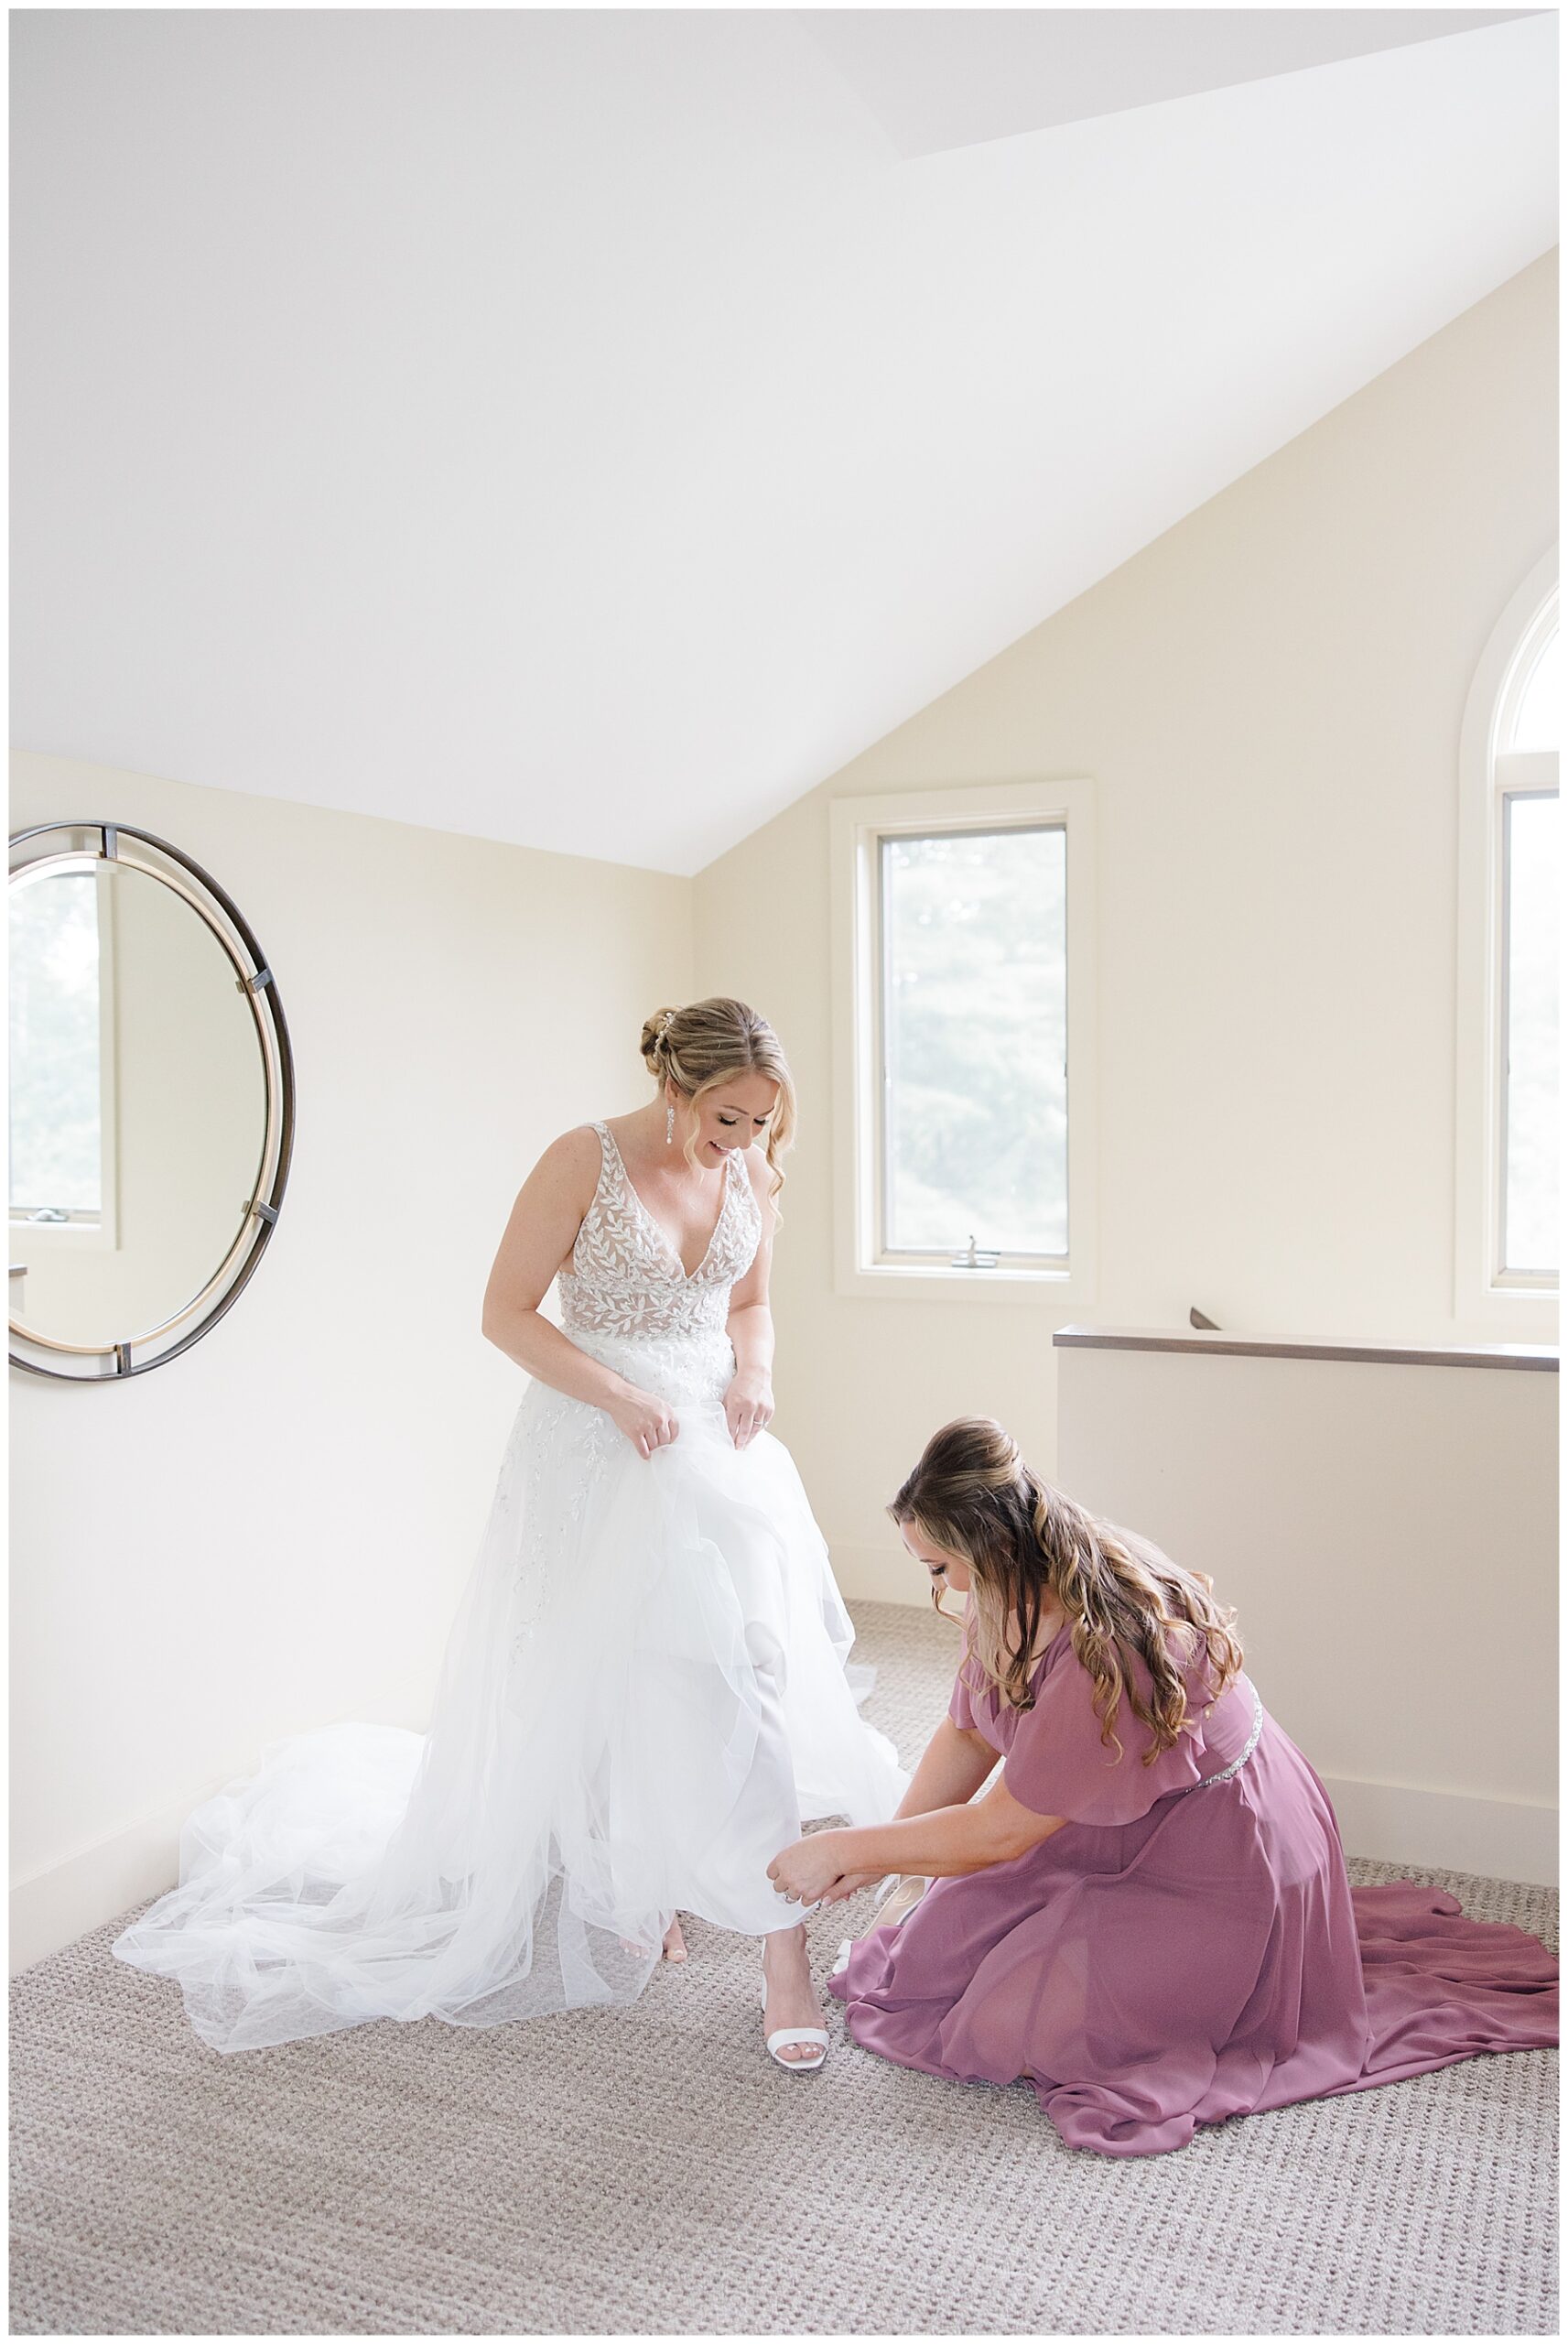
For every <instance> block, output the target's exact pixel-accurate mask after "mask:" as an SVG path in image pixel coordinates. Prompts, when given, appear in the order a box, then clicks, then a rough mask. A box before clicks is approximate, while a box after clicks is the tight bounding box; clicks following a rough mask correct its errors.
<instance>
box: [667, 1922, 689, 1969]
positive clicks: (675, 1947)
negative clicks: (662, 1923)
mask: <svg viewBox="0 0 1568 2344" xmlns="http://www.w3.org/2000/svg"><path fill="white" fill-rule="evenodd" d="M686 1958H687V1948H686V1939H685V1937H682V1935H681V1926H680V1923H679V1921H672V1922H671V1923H670V1925H669V1927H668V1928H667V1929H666V1930H665V1960H666V1961H684V1960H685V1959H686Z"/></svg>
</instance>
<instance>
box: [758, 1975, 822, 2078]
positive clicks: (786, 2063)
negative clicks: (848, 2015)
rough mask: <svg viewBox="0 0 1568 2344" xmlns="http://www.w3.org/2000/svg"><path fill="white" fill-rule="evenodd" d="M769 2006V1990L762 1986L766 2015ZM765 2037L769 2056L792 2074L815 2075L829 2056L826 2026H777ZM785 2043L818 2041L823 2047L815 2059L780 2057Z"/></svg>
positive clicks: (763, 2009) (763, 2006) (763, 2008)
mask: <svg viewBox="0 0 1568 2344" xmlns="http://www.w3.org/2000/svg"><path fill="white" fill-rule="evenodd" d="M767 2007H768V1990H767V1988H766V1987H765V1986H764V1987H763V1988H762V2011H763V2013H764V2015H765V2014H766V2012H767ZM764 2039H765V2041H766V2043H767V2046H768V2056H769V2058H770V2059H773V2060H776V2061H777V2063H778V2065H779V2066H780V2067H787V2068H788V2069H789V2072H790V2074H791V2075H792V2076H814V2075H815V2074H816V2070H817V2068H818V2067H821V2065H822V2062H823V2061H824V2059H826V2058H827V2028H826V2027H825V2026H775V2027H774V2029H773V2033H772V2034H771V2035H768V2036H766V2037H765V2038H764ZM785 2043H818V2044H820V2045H821V2046H822V2047H821V2049H820V2050H819V2051H818V2052H817V2055H816V2058H815V2059H784V2058H780V2056H779V2053H780V2048H781V2046H783V2045H784V2044H785Z"/></svg>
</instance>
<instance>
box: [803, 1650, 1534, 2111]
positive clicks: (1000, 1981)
mask: <svg viewBox="0 0 1568 2344" xmlns="http://www.w3.org/2000/svg"><path fill="white" fill-rule="evenodd" d="M1135 1665H1136V1666H1137V1668H1138V1669H1139V1671H1140V1673H1141V1683H1142V1689H1143V1694H1144V1698H1145V1699H1147V1698H1148V1693H1149V1679H1148V1674H1147V1671H1146V1670H1145V1669H1144V1668H1143V1666H1142V1664H1141V1662H1139V1663H1137V1664H1135ZM1205 1669H1206V1662H1205V1661H1204V1660H1203V1658H1202V1657H1201V1655H1200V1658H1199V1661H1198V1664H1197V1673H1196V1674H1195V1675H1188V1677H1187V1679H1186V1682H1187V1687H1188V1700H1189V1710H1188V1714H1189V1717H1190V1718H1192V1719H1195V1721H1196V1723H1197V1725H1198V1728H1199V1731H1197V1732H1195V1733H1191V1734H1184V1735H1183V1736H1182V1738H1181V1739H1180V1741H1178V1742H1177V1743H1176V1746H1175V1747H1174V1748H1173V1749H1172V1750H1169V1751H1166V1752H1165V1753H1162V1755H1161V1756H1160V1757H1159V1758H1158V1759H1157V1760H1156V1761H1155V1762H1154V1763H1153V1764H1152V1766H1145V1765H1144V1764H1143V1763H1142V1753H1144V1752H1145V1751H1146V1750H1147V1749H1148V1747H1149V1742H1150V1735H1149V1731H1148V1729H1147V1728H1146V1727H1145V1726H1143V1725H1141V1723H1140V1721H1139V1720H1138V1719H1137V1718H1136V1717H1134V1716H1133V1714H1132V1712H1131V1710H1130V1708H1129V1707H1128V1705H1127V1702H1126V1701H1125V1699H1124V1700H1123V1702H1122V1704H1121V1706H1120V1709H1119V1711H1118V1714H1117V1718H1116V1721H1115V1731H1116V1732H1117V1734H1118V1735H1119V1739H1120V1741H1121V1742H1122V1744H1123V1746H1124V1755H1123V1756H1122V1757H1121V1758H1120V1759H1118V1758H1117V1756H1116V1753H1115V1751H1114V1749H1108V1748H1107V1747H1106V1746H1105V1745H1104V1744H1103V1743H1102V1742H1101V1740H1100V1720H1099V1719H1098V1717H1097V1716H1096V1715H1095V1712H1094V1709H1093V1706H1092V1704H1093V1692H1094V1686H1093V1680H1092V1679H1091V1677H1089V1675H1088V1672H1087V1670H1086V1669H1085V1668H1084V1667H1083V1666H1082V1664H1081V1663H1080V1662H1079V1660H1078V1658H1077V1656H1076V1654H1075V1652H1074V1650H1073V1646H1072V1642H1071V1638H1070V1635H1069V1633H1068V1630H1067V1628H1066V1627H1065V1626H1064V1627H1063V1628H1062V1629H1061V1631H1060V1632H1059V1633H1058V1634H1057V1635H1056V1636H1055V1637H1054V1640H1053V1642H1052V1643H1051V1644H1050V1645H1049V1646H1048V1647H1047V1649H1046V1650H1045V1652H1044V1654H1043V1655H1042V1656H1041V1659H1040V1661H1039V1663H1038V1665H1037V1666H1036V1669H1035V1672H1034V1676H1033V1688H1034V1706H1033V1709H1022V1710H1021V1709H1010V1708H1008V1707H1005V1706H1003V1705H1002V1704H1001V1703H1000V1699H999V1697H998V1695H997V1693H996V1691H995V1690H994V1688H993V1687H989V1685H988V1684H987V1683H986V1681H985V1679H984V1678H983V1677H982V1675H981V1673H980V1671H979V1667H978V1666H977V1664H976V1663H975V1661H974V1660H973V1658H972V1656H970V1655H968V1652H967V1651H966V1655H965V1658H964V1660H963V1662H962V1664H961V1665H960V1666H959V1670H958V1675H957V1681H956V1683H955V1685H954V1687H953V1698H952V1702H951V1705H950V1707H949V1710H948V1714H949V1716H950V1717H951V1718H952V1719H953V1720H954V1722H955V1723H956V1724H957V1725H960V1726H965V1727H968V1728H971V1729H973V1730H975V1731H979V1733H981V1734H982V1735H983V1736H984V1738H985V1739H986V1741H987V1742H989V1743H990V1745H991V1747H992V1748H993V1749H994V1750H995V1751H997V1752H998V1753H999V1754H1000V1756H1001V1757H1002V1758H1003V1760H1004V1762H1005V1763H1004V1766H1003V1780H1004V1781H1005V1782H1006V1784H1007V1787H1008V1789H1009V1790H1010V1791H1011V1794H1012V1796H1014V1798H1016V1799H1018V1800H1019V1801H1020V1802H1021V1803H1022V1805H1023V1806H1025V1807H1033V1810H1034V1811H1035V1813H1036V1814H1039V1815H1063V1816H1065V1817H1066V1818H1068V1820H1067V1823H1066V1825H1065V1828H1064V1829H1062V1830H1060V1831H1057V1832H1054V1833H1053V1835H1052V1836H1051V1838H1050V1839H1045V1840H1044V1841H1042V1843H1041V1844H1040V1845H1039V1846H1038V1847H1036V1848H1034V1849H1032V1850H1031V1851H1030V1852H1029V1853H1028V1854H1027V1855H1024V1856H1020V1857H1019V1858H1017V1859H1016V1861H1013V1862H1011V1863H1000V1864H991V1865H989V1866H988V1867H987V1868H986V1869H985V1871H983V1872H971V1873H969V1874H968V1875H967V1876H965V1877H962V1878H957V1879H949V1880H938V1881H936V1882H935V1883H933V1885H932V1886H931V1887H930V1888H929V1889H928V1890H927V1891H926V1893H925V1896H924V1897H923V1898H922V1900H921V1902H920V1903H919V1904H918V1905H916V1906H915V1907H914V1911H913V1912H912V1913H911V1914H910V1915H909V1916H908V1918H907V1919H906V1920H904V1921H903V1923H902V1925H900V1926H897V1927H893V1928H881V1929H875V1930H873V1931H872V1932H871V1935H870V1936H868V1937H863V1938H861V1939H860V1940H859V1942H858V1943H856V1944H855V1946H854V1947H853V1948H851V1950H850V1953H849V1958H848V1959H847V1961H846V1963H845V1965H844V1967H843V1968H842V1969H840V1970H839V1971H838V1974H837V1975H836V1976H835V1977H834V1978H833V1979H832V1980H831V1981H830V1985H831V1991H833V1992H834V1993H836V1994H838V1995H839V1996H841V1997H842V1999H843V2000H844V2002H845V2003H846V2004H847V2010H846V2013H845V2015H846V2022H847V2024H848V2026H849V2033H850V2034H851V2035H853V2036H854V2038H855V2040H856V2041H857V2042H858V2043H861V2044H863V2045H864V2046H866V2048H867V2049H868V2050H871V2051H877V2052H880V2053H881V2055H882V2056H883V2057H884V2058H888V2059H896V2060H897V2061H899V2063H900V2064H901V2065H902V2066H903V2067H920V2068H924V2069H925V2072H926V2073H927V2074H928V2075H934V2076H946V2077H949V2078H953V2079H955V2080H957V2081H960V2082H969V2083H976V2082H983V2083H990V2084H1008V2083H1011V2082H1013V2081H1015V2080H1016V2079H1017V2078H1020V2077H1023V2078H1027V2079H1028V2080H1029V2081H1030V2082H1031V2083H1032V2084H1033V2087H1034V2089H1035V2091H1036V2092H1037V2094H1038V2095H1039V2099H1040V2104H1041V2106H1042V2107H1043V2108H1044V2111H1045V2113H1046V2114H1047V2115H1048V2116H1049V2117H1050V2119H1051V2122H1053V2123H1054V2125H1055V2127H1056V2130H1057V2132H1059V2133H1060V2134H1061V2136H1062V2138H1063V2140H1064V2141H1065V2142H1066V2143H1067V2144H1068V2146H1069V2147H1071V2148H1083V2149H1096V2150H1098V2151H1099V2152H1101V2154H1105V2155H1107V2156H1152V2155H1156V2154H1159V2153H1160V2152H1161V2151H1162V2150H1165V2149H1179V2148H1184V2147H1185V2145H1186V2143H1188V2142H1189V2141H1190V2140H1191V2139H1192V2137H1193V2133H1194V2131H1195V2128H1196V2127H1197V2126H1198V2125H1199V2124H1218V2123H1222V2122H1224V2121H1225V2119H1226V2118H1227V2117H1229V2116H1238V2115H1246V2114H1249V2113H1250V2112H1252V2111H1256V2110H1259V2109H1265V2108H1280V2107H1283V2106H1284V2105H1285V2104H1286V2103H1287V2102H1288V2101H1291V2100H1315V2099H1319V2098H1325V2097H1328V2096H1330V2095H1332V2094H1334V2093H1336V2092H1346V2091H1363V2090H1366V2089H1368V2088H1369V2087H1370V2086H1372V2085H1374V2084H1388V2083H1395V2082H1398V2081H1399V2080H1400V2078H1403V2077H1406V2076H1415V2075H1421V2074H1423V2073H1424V2072H1425V2071H1426V2070H1427V2069H1428V2068H1430V2067H1447V2066H1448V2065H1450V2063H1451V2062H1453V2061H1454V2060H1456V2059H1467V2058H1470V2057H1471V2056H1474V2055H1475V2054H1476V2052H1481V2051H1519V2050H1527V2049H1530V2048H1532V2047H1538V2046H1544V2045H1550V2044H1554V2043H1555V2042H1556V2041H1557V1964H1556V1962H1555V1960H1554V1959H1553V1958H1552V1955H1551V1954H1549V1953H1548V1952H1547V1951H1546V1950H1545V1948H1543V1947H1542V1946H1541V1944H1540V1943H1539V1942H1538V1941H1537V1940H1536V1939H1535V1938H1534V1937H1528V1936H1527V1935H1526V1934H1525V1933H1524V1931H1523V1930H1522V1929H1515V1928H1509V1927H1505V1926H1499V1925H1497V1924H1493V1923H1488V1922H1485V1921H1472V1920H1467V1919H1466V1918H1465V1915H1464V1914H1463V1913H1462V1912H1461V1910H1460V1907H1459V1905H1458V1903H1457V1901H1456V1899H1455V1898H1454V1897H1452V1896H1449V1895H1446V1894H1444V1892H1443V1891H1442V1890H1441V1889H1435V1888H1422V1887H1420V1886H1418V1885H1417V1884H1416V1883H1414V1882H1413V1881H1400V1882H1396V1883H1393V1884H1391V1885H1390V1886H1388V1887H1382V1888H1357V1889H1353V1888H1352V1887H1351V1885H1350V1882H1349V1878H1348V1876H1347V1874H1346V1869H1345V1857H1344V1851H1343V1850H1342V1848H1341V1845H1340V1839H1339V1829H1338V1826H1337V1824H1336V1821H1335V1816H1334V1809H1333V1807H1331V1806H1330V1804H1329V1800H1328V1795H1327V1793H1326V1792H1325V1789H1324V1787H1323V1785H1322V1783H1321V1782H1320V1781H1319V1780H1318V1778H1317V1776H1316V1774H1314V1772H1313V1769H1312V1767H1311V1766H1310V1765H1309V1764H1308V1763H1307V1761H1306V1760H1305V1759H1304V1758H1303V1756H1302V1753H1301V1752H1300V1751H1299V1750H1298V1749H1297V1748H1296V1747H1295V1745H1294V1743H1293V1742H1292V1741H1291V1739H1290V1737H1289V1735H1288V1734H1286V1733H1284V1732H1283V1731H1281V1728H1280V1727H1279V1726H1278V1725H1277V1724H1276V1723H1275V1721H1274V1720H1273V1719H1272V1718H1271V1717H1270V1716H1269V1715H1268V1713H1267V1711H1266V1710H1265V1709H1263V1707H1262V1704H1261V1702H1260V1700H1259V1698H1258V1696H1257V1694H1256V1692H1255V1691H1254V1689H1253V1687H1252V1684H1251V1681H1250V1679H1249V1677H1246V1676H1245V1675H1243V1676H1240V1677H1238V1678H1237V1679H1236V1680H1235V1682H1234V1683H1233V1684H1232V1685H1231V1687H1229V1689H1228V1690H1227V1692H1226V1693H1225V1694H1224V1695H1223V1696H1222V1697H1221V1698H1220V1699H1219V1700H1218V1701H1217V1703H1216V1704H1215V1705H1214V1708H1213V1709H1212V1710H1211V1712H1210V1713H1209V1715H1207V1716H1204V1715H1203V1699H1204V1698H1206V1693H1207V1690H1208V1685H1207V1680H1206V1676H1205V1674H1204V1671H1205Z"/></svg>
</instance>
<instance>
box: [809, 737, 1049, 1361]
mask: <svg viewBox="0 0 1568 2344" xmlns="http://www.w3.org/2000/svg"><path fill="white" fill-rule="evenodd" d="M1043 823H1049V824H1052V825H1060V826H1061V827H1062V828H1064V829H1065V831H1066V857H1067V938H1066V942H1067V1083H1068V1092H1067V1100H1068V1104H1067V1246H1068V1252H1067V1256H1066V1260H1065V1265H1062V1266H1057V1265H1054V1264H1053V1265H1052V1266H1049V1267H1038V1268H1036V1267H1028V1268H1026V1267H1023V1266H1022V1265H1021V1264H1019V1263H1017V1262H1012V1261H1009V1260H1008V1259H1007V1258H1006V1257H1005V1256H1004V1258H1003V1260H1002V1261H1001V1262H1000V1263H999V1264H997V1266H996V1267H995V1268H994V1269H968V1268H954V1267H952V1266H951V1265H950V1264H946V1263H937V1262H932V1263H914V1262H911V1261H910V1260H909V1258H908V1256H907V1255H903V1256H896V1257H884V1256H883V1255H882V1254H881V1253H880V1250H879V1248H880V1243H881V1236H880V1219H881V1204H880V1197H881V1161H880V1158H881V1081H880V1074H881V1037H880V1031H879V1019H880V1014H881V997H880V970H879V958H880V925H881V907H880V901H879V886H878V878H879V862H880V853H881V841H882V840H883V839H886V838H897V837H901V836H902V837H916V838H929V837H931V836H932V835H933V834H934V833H935V832H938V831H942V830H1008V829H1018V830H1031V829H1038V828H1039V827H1040V826H1041V825H1042V824H1043ZM831 878H832V897H833V980H832V998H833V1079H834V1190H835V1194H834V1213H833V1220H834V1283H835V1286H836V1287H837V1290H838V1293H840V1294H847V1295H859V1296H867V1295H873V1294H875V1295H882V1296H884V1297H890V1298H894V1299H899V1300H903V1301H920V1302H935V1301H948V1302H981V1301H986V1300H990V1301H1008V1302H1033V1303H1035V1304H1036V1305H1038V1304H1039V1303H1041V1302H1042V1301H1044V1302H1045V1303H1046V1304H1047V1305H1048V1306H1054V1305H1055V1304H1060V1305H1061V1307H1062V1312H1063V1315H1064V1316H1069V1315H1071V1314H1072V1313H1073V1312H1074V1311H1076V1310H1080V1309H1082V1308H1084V1307H1085V1306H1086V1305H1087V1304H1088V1303H1090V1302H1092V1301H1093V1299H1094V1275H1095V1065H1094V1033H1095V1013H1094V973H1095V833H1094V785H1093V783H1092V782H1089V781H1087V780H1084V779H1073V780H1068V781H1029V782H1008V783H1000V784H996V785H985V784H978V783H977V784H969V785H968V786H965V787H948V788H942V789H922V790H916V791H911V792H906V793H903V794H901V795H896V796H888V797H885V798H838V799H836V800H835V801H834V803H833V806H832V810H831ZM960 1242H961V1241H960ZM980 1242H981V1243H983V1242H984V1232H980Z"/></svg>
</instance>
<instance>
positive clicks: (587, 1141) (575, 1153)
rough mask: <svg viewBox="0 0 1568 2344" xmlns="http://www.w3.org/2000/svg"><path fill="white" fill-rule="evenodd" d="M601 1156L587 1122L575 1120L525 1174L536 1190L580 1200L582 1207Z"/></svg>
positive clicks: (590, 1192) (594, 1182)
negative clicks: (567, 1130)
mask: <svg viewBox="0 0 1568 2344" xmlns="http://www.w3.org/2000/svg"><path fill="white" fill-rule="evenodd" d="M602 1160H603V1158H602V1155H601V1152H600V1145H599V1134H598V1133H597V1132H596V1131H595V1129H594V1127H593V1125H592V1124H591V1123H576V1124H574V1125H573V1127H572V1129H571V1130H570V1131H569V1132H562V1133H561V1134H560V1136H559V1138H558V1139H553V1140H552V1141H551V1142H550V1144H549V1145H548V1147H547V1148H546V1150H545V1152H544V1154H543V1155H542V1156H540V1158H539V1160H538V1162H537V1163H536V1164H535V1167H534V1169H533V1170H532V1172H530V1173H529V1175H528V1186H529V1187H530V1188H533V1189H534V1190H535V1192H536V1193H543V1194H548V1195H551V1196H555V1197H559V1198H561V1199H568V1198H570V1199H580V1201H581V1203H582V1205H583V1207H584V1209H585V1210H586V1208H587V1206H588V1203H589V1199H590V1198H591V1197H592V1195H593V1192H594V1189H595V1188H597V1187H598V1185H599V1173H600V1164H601V1162H602Z"/></svg>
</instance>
